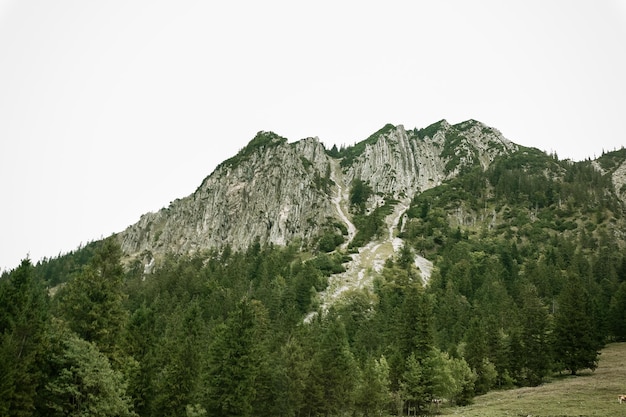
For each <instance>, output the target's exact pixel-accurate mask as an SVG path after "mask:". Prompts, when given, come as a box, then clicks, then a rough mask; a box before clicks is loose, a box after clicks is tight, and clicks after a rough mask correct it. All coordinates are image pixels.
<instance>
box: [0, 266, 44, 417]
mask: <svg viewBox="0 0 626 417" xmlns="http://www.w3.org/2000/svg"><path fill="white" fill-rule="evenodd" d="M48 319H49V317H48V297H47V294H46V292H45V289H44V288H43V287H42V286H41V285H40V284H38V283H37V282H35V279H34V275H33V266H32V264H31V262H30V260H28V259H25V260H23V261H22V263H21V264H20V266H19V267H17V268H16V269H15V270H13V271H11V273H10V274H9V275H8V277H7V279H5V280H2V281H0V415H13V416H22V415H24V416H30V415H32V413H33V409H34V407H35V397H36V392H37V389H38V388H39V387H40V385H41V375H40V373H41V372H40V369H39V368H40V363H39V362H40V359H41V358H42V357H43V356H44V354H45V351H44V349H45V339H46V335H45V333H46V328H47V325H48V323H47V322H48Z"/></svg>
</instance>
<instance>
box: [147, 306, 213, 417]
mask: <svg viewBox="0 0 626 417" xmlns="http://www.w3.org/2000/svg"><path fill="white" fill-rule="evenodd" d="M206 340H207V339H206V331H205V326H204V322H203V320H202V311H201V308H200V306H199V303H198V301H197V300H194V301H193V302H192V303H191V304H189V305H188V306H178V308H177V310H176V311H175V312H174V314H172V316H170V318H169V320H168V324H167V329H166V331H165V334H164V337H163V339H162V341H161V342H160V348H159V349H158V350H157V353H156V356H157V358H156V362H157V363H158V364H159V365H160V366H159V368H160V369H159V371H158V372H157V373H156V375H155V380H154V381H152V382H153V384H154V385H155V386H154V393H153V398H151V400H152V406H151V407H150V408H151V412H150V415H152V416H172V417H175V416H181V417H184V416H185V413H186V407H187V406H188V405H192V406H193V405H196V404H198V403H199V398H198V390H199V382H200V381H199V376H200V370H201V367H202V359H203V356H202V353H203V351H204V349H205V344H206Z"/></svg>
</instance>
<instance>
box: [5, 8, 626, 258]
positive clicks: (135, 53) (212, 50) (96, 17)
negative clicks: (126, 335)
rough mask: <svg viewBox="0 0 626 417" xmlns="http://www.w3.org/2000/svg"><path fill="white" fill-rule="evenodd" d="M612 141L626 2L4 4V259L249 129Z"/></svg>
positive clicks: (33, 250)
mask: <svg viewBox="0 0 626 417" xmlns="http://www.w3.org/2000/svg"><path fill="white" fill-rule="evenodd" d="M470 118H473V119H477V120H480V121H482V122H483V123H486V124H487V125H490V126H493V127H495V128H497V129H499V130H500V131H501V132H502V133H503V134H504V136H506V137H507V138H509V139H510V140H512V141H514V142H516V143H518V144H521V145H525V146H534V147H537V148H539V149H542V150H545V151H548V152H551V151H556V152H557V154H558V155H559V157H561V158H572V159H575V160H580V159H585V158H586V157H594V156H599V155H600V154H601V153H602V151H603V150H613V149H615V148H617V149H619V148H620V147H622V145H625V144H626V134H625V133H624V132H625V122H626V1H625V0H613V1H612V0H604V1H603V0H589V1H572V0H566V1H547V0H541V1H528V0H524V1H500V0H496V1H470V0H462V1H445V0H433V1H394V0H391V1H389V0H388V1H385V2H382V1H376V2H374V1H338V0H336V1H326V0H318V1H315V2H298V1H273V0H265V1H230V2H226V1H223V2H222V1H220V2H218V1H185V0H177V1H158V0H122V1H119V0H107V1H89V0H75V1H69V0H55V1H49V0H15V1H12V0H0V158H1V159H0V196H1V197H0V198H1V200H0V269H2V268H5V269H6V268H13V267H15V266H17V265H18V263H19V261H20V259H22V258H24V257H26V256H27V255H30V258H31V259H32V260H33V261H38V260H40V259H41V258H42V257H44V256H47V257H53V256H56V255H58V254H59V253H65V252H67V251H70V250H73V249H75V248H76V247H77V246H78V245H79V244H81V243H86V242H88V241H91V240H94V239H98V238H101V237H106V236H109V235H110V234H111V233H114V232H118V231H121V230H123V229H124V228H125V227H126V226H128V225H130V224H132V223H135V222H136V221H137V220H138V219H139V217H140V215H141V214H143V213H145V212H148V211H156V210H159V209H160V208H161V207H164V206H167V205H169V203H170V201H172V200H174V199H176V198H179V197H184V196H187V195H189V194H191V193H192V192H193V191H194V190H195V189H196V187H197V186H199V185H200V183H201V181H202V179H203V178H204V177H206V176H207V175H209V174H210V173H211V172H212V171H213V169H214V168H215V166H216V165H217V164H218V163H219V162H221V161H223V160H224V159H226V158H228V157H231V156H233V155H234V154H236V153H237V152H238V151H239V149H241V148H242V147H243V146H245V145H246V143H247V142H248V141H250V140H251V139H252V138H253V137H254V135H255V133H256V132H257V131H259V130H272V131H274V132H276V133H278V134H280V135H282V136H284V137H287V138H288V139H289V140H290V141H296V140H299V139H302V138H305V137H309V136H317V137H319V138H320V140H321V141H322V142H324V143H325V144H326V145H327V146H328V147H330V146H332V145H333V144H337V145H341V144H346V145H351V144H353V143H355V142H357V141H360V140H362V139H364V138H366V137H368V136H369V135H370V134H371V133H373V132H374V131H376V130H378V129H379V128H380V127H382V126H383V125H384V124H385V123H393V124H403V125H404V126H405V127H406V128H414V127H417V128H421V127H425V126H427V125H429V124H431V123H434V122H436V121H438V120H440V119H447V120H448V121H449V122H451V123H458V122H461V121H464V120H466V119H470Z"/></svg>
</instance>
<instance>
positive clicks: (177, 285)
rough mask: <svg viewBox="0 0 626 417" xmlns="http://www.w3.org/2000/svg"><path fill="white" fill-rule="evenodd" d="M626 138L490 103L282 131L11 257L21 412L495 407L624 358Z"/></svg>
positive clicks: (9, 401)
mask: <svg viewBox="0 0 626 417" xmlns="http://www.w3.org/2000/svg"><path fill="white" fill-rule="evenodd" d="M625 158H626V153H625V152H624V151H623V150H621V151H617V152H611V153H607V154H604V155H602V156H601V157H600V158H598V159H597V160H594V161H591V160H587V161H581V162H572V161H562V160H559V159H558V158H557V157H556V156H555V155H547V154H545V153H543V152H541V151H539V150H537V149H532V148H525V147H523V146H520V145H517V144H514V143H513V142H511V141H509V140H507V139H505V138H503V137H502V135H501V134H500V133H499V132H498V131H497V130H495V129H493V128H489V127H487V126H484V125H483V124H481V123H479V122H476V121H468V122H464V123H461V124H458V125H450V124H448V123H447V122H445V121H440V122H437V123H435V124H433V125H431V126H429V127H427V128H424V129H412V130H405V129H404V127H402V126H393V125H386V126H385V127H383V128H382V129H381V130H379V131H377V132H375V133H374V134H373V135H372V136H370V137H369V138H367V139H365V140H364V141H361V142H358V143H356V144H355V145H353V146H350V147H347V148H341V149H337V148H336V147H334V148H332V149H330V150H327V149H325V148H324V147H323V145H322V144H321V143H320V142H319V141H318V140H316V139H314V138H309V139H304V140H301V141H298V142H294V143H289V142H288V141H287V139H285V138H282V137H280V136H278V135H276V134H274V133H271V132H260V133H259V134H258V135H257V136H256V137H255V138H254V139H253V140H252V141H251V142H250V143H249V144H248V146H246V147H245V148H244V149H242V150H241V151H240V152H239V153H238V154H237V155H235V156H234V157H232V158H230V159H228V160H226V161H224V162H223V163H222V164H220V166H218V167H217V168H216V169H215V171H214V172H213V173H212V174H211V175H209V176H208V177H207V178H205V179H204V181H202V183H201V185H200V186H199V187H198V189H197V190H196V192H195V193H193V194H192V195H190V196H187V197H183V198H181V199H179V200H176V201H174V202H173V203H172V204H171V205H170V206H169V207H168V208H164V209H162V210H160V211H158V212H155V213H147V214H146V215H144V216H142V218H141V219H140V221H139V222H138V223H136V224H134V225H130V226H129V227H128V228H127V229H126V230H124V231H122V232H120V233H118V234H116V235H113V236H111V237H109V238H107V239H104V240H101V241H96V242H91V243H90V244H88V245H86V246H85V247H81V248H79V249H77V250H76V251H73V252H71V253H68V254H66V255H63V256H60V257H58V258H54V259H46V260H44V261H42V262H40V263H38V264H37V265H32V264H31V262H30V261H29V260H25V261H24V262H23V263H22V264H21V265H20V267H18V268H16V269H15V270H13V271H9V272H6V273H4V274H3V276H2V279H0V373H1V374H2V375H4V378H2V379H1V380H0V392H2V393H3V395H2V396H0V414H2V415H5V414H6V415H80V413H83V411H84V410H85V409H89V410H91V411H90V414H92V415H103V416H135V415H139V416H185V417H188V416H200V415H215V416H231V415H238V416H250V417H251V416H258V417H261V416H267V417H269V416H277V415H284V416H290V417H300V416H315V415H327V416H342V415H347V414H350V415H360V416H371V415H406V414H407V413H408V412H411V413H418V414H420V413H421V414H427V413H431V412H435V411H437V410H434V409H432V407H431V404H432V403H431V401H432V400H433V399H444V400H445V404H446V406H448V405H465V406H469V408H463V409H455V408H445V407H444V409H445V410H451V412H453V413H456V412H464V411H465V410H467V411H468V413H471V412H473V410H476V413H480V412H481V411H480V410H481V407H482V406H483V405H482V404H487V403H489V402H490V401H492V400H490V398H506V401H509V400H508V398H509V397H508V395H509V392H517V394H514V395H521V397H520V399H523V398H526V395H527V393H530V392H532V393H541V392H543V391H542V389H544V387H557V388H558V387H560V386H561V385H560V384H562V383H565V382H567V381H579V380H580V381H586V380H591V379H590V378H591V377H588V376H587V375H589V372H590V371H591V370H594V369H595V373H593V374H592V376H593V377H595V376H596V375H599V376H602V375H607V373H610V372H612V371H610V369H608V368H605V367H604V366H605V364H604V363H603V362H602V361H603V360H604V358H608V359H610V358H611V355H612V353H611V352H613V350H612V348H613V347H616V346H617V347H620V346H622V345H621V344H611V345H609V348H608V349H607V350H605V353H604V354H603V355H601V356H598V352H599V351H600V350H601V349H603V348H604V347H605V345H606V344H607V343H614V342H620V341H626V216H624V214H625V212H624V210H625V206H624V200H623V196H624V193H625V192H626V186H625V185H624V184H625V181H626V180H625V178H626V175H625V172H626V160H625ZM599 360H600V361H599ZM611 363H612V362H611ZM559 373H561V374H563V375H577V376H576V377H571V378H556V379H555V378H554V376H553V375H555V374H559ZM607 378H608V377H607ZM548 382H549V383H548ZM546 383H548V384H546ZM612 383H613V382H611V384H612ZM571 384H573V382H571ZM528 387H538V388H536V390H534V389H533V391H527V389H528ZM546 389H547V388H546ZM565 389H567V390H570V392H575V389H576V387H575V386H574V385H568V386H567V388H565ZM514 390H521V391H514ZM596 392H597V393H598V395H599V396H602V398H604V396H605V394H606V395H608V391H607V392H602V391H596ZM498 395H502V396H503V397H498ZM533 395H535V394H533ZM537 395H539V394H537ZM542 395H543V394H542ZM492 396H493V397H492ZM531 398H532V397H531ZM474 401H476V402H475V404H474V405H472V403H473V402H474ZM590 401H595V400H592V399H590ZM512 404H515V405H516V406H518V407H521V408H520V410H522V411H524V412H525V411H526V410H527V408H525V407H526V405H527V404H525V403H523V402H515V401H514V402H513V403H512ZM492 406H493V407H495V410H496V411H494V413H497V412H499V411H500V410H504V408H498V407H499V406H498V405H493V404H492ZM474 407H476V408H474ZM611 407H613V405H611ZM564 409H565V408H564ZM553 410H554V409H552V408H542V409H541V410H540V412H546V413H547V412H550V413H552V412H553ZM567 410H570V411H571V410H574V408H571V409H567ZM567 410H566V411H567ZM598 410H608V408H602V407H601V406H600V404H598ZM506 411H508V410H506ZM531 411H532V410H531ZM531 411H529V413H530V412H531ZM567 412H569V411H567ZM560 414H563V413H560ZM560 414H559V415H560Z"/></svg>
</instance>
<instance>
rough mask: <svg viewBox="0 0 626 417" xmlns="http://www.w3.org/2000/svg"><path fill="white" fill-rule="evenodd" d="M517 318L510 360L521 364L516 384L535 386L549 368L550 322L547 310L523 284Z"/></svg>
mask: <svg viewBox="0 0 626 417" xmlns="http://www.w3.org/2000/svg"><path fill="white" fill-rule="evenodd" d="M519 316H520V335H519V336H520V337H519V338H517V342H516V343H514V348H513V356H514V357H515V358H517V361H519V362H521V363H520V368H521V369H519V372H520V374H519V375H517V378H518V380H520V381H518V382H522V383H523V384H524V385H531V386H535V385H539V384H540V383H541V382H542V381H543V378H544V377H545V376H546V375H547V374H548V371H549V370H550V367H551V360H552V355H551V351H550V334H551V332H552V322H551V318H550V315H549V314H548V308H547V306H546V305H545V304H544V303H543V302H542V301H541V299H540V298H539V296H538V294H537V289H536V288H535V286H534V285H532V284H526V285H525V286H524V287H523V288H522V291H521V306H520V315H519Z"/></svg>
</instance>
